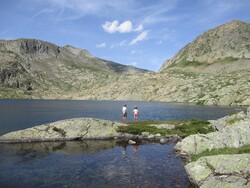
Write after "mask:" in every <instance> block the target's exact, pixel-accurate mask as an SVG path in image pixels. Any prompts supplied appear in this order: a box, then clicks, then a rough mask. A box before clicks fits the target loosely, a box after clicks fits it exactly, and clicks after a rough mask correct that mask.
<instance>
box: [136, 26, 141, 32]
mask: <svg viewBox="0 0 250 188" xmlns="http://www.w3.org/2000/svg"><path fill="white" fill-rule="evenodd" d="M142 30H143V26H142V25H139V26H138V27H137V28H136V29H135V31H137V32H140V31H142Z"/></svg>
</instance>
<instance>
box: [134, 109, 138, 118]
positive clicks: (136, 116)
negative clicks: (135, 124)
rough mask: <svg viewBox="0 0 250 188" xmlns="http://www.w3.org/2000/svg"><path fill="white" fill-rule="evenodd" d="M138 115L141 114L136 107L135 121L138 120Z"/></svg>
mask: <svg viewBox="0 0 250 188" xmlns="http://www.w3.org/2000/svg"><path fill="white" fill-rule="evenodd" d="M138 115H139V111H138V108H137V107H135V108H134V121H138Z"/></svg>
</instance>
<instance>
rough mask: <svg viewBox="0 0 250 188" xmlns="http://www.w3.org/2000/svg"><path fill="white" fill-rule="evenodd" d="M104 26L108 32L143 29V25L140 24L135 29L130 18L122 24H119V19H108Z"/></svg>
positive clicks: (138, 30)
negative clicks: (109, 20)
mask: <svg viewBox="0 0 250 188" xmlns="http://www.w3.org/2000/svg"><path fill="white" fill-rule="evenodd" d="M102 28H103V29H104V31H106V32H108V33H115V32H119V33H130V32H133V31H136V32H140V31H142V30H143V26H142V25H139V26H138V27H137V28H135V29H134V28H133V24H132V22H131V21H130V20H127V21H125V22H123V23H121V24H119V22H118V21H117V20H114V21H113V22H108V21H107V22H105V23H104V24H103V25H102Z"/></svg>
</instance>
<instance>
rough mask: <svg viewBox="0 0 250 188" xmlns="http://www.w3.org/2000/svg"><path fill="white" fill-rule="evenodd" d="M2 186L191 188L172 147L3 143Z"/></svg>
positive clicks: (73, 143) (93, 143) (167, 145)
mask: <svg viewBox="0 0 250 188" xmlns="http://www.w3.org/2000/svg"><path fill="white" fill-rule="evenodd" d="M0 150H1V155H0V187H13V188H16V187H25V188H29V187H130V188H133V187H154V188H157V187H171V188H172V187H183V188H185V187H187V188H188V187H189V180H188V177H187V174H186V172H185V170H184V168H183V165H182V164H181V161H180V159H179V158H178V157H176V156H175V154H174V153H173V144H165V145H160V144H156V143H148V144H140V145H137V146H131V145H127V146H126V145H122V144H117V143H115V141H89V142H88V141H85V142H53V143H26V144H24V143H23V144H10V145H3V144H0Z"/></svg>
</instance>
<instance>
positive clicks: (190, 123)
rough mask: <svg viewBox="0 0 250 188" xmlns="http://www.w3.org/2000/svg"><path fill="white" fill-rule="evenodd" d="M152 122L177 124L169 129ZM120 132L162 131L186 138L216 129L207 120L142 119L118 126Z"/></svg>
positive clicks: (164, 133) (161, 132)
mask: <svg viewBox="0 0 250 188" xmlns="http://www.w3.org/2000/svg"><path fill="white" fill-rule="evenodd" d="M151 124H156V125H160V124H172V125H175V128H174V129H171V130H167V129H164V128H157V127H153V126H150V125H151ZM118 131H119V132H126V133H130V134H139V135H140V134H141V133H142V132H149V133H150V134H157V133H160V134H161V135H163V136H165V135H173V134H177V135H179V136H180V137H182V138H184V137H186V136H189V135H192V134H197V133H200V134H207V133H210V132H214V131H215V129H214V128H213V127H212V126H211V125H210V123H209V122H208V121H207V120H181V121H163V122H161V121H152V120H150V121H140V122H131V123H128V126H120V127H118Z"/></svg>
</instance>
